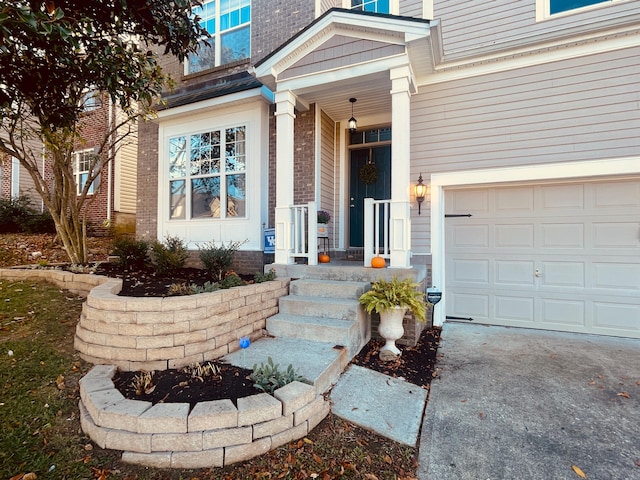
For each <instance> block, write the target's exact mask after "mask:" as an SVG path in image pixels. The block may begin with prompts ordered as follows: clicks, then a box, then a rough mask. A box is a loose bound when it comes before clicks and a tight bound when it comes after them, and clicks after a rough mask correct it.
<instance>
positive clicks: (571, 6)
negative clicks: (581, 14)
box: [550, 0, 609, 15]
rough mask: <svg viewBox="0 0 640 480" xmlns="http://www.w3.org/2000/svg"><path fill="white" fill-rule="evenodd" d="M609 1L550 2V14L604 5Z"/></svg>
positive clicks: (564, 0) (577, 0)
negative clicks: (599, 4) (598, 4)
mask: <svg viewBox="0 0 640 480" xmlns="http://www.w3.org/2000/svg"><path fill="white" fill-rule="evenodd" d="M607 1H609V0H551V5H550V10H551V14H552V15H553V14H554V13H559V12H566V11H567V10H575V9H576V8H582V7H586V6H588V5H595V4H596V3H604V2H607Z"/></svg>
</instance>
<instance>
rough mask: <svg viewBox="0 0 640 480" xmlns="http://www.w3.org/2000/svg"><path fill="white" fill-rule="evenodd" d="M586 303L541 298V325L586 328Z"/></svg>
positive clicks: (564, 299)
mask: <svg viewBox="0 0 640 480" xmlns="http://www.w3.org/2000/svg"><path fill="white" fill-rule="evenodd" d="M585 312H586V307H585V302H584V301H581V300H568V299H566V298H541V299H540V317H541V318H540V323H542V325H544V326H546V327H555V328H558V327H562V326H567V325H571V326H584V325H585Z"/></svg>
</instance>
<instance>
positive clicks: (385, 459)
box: [384, 455, 393, 465]
mask: <svg viewBox="0 0 640 480" xmlns="http://www.w3.org/2000/svg"><path fill="white" fill-rule="evenodd" d="M384 461H385V462H387V463H388V464H389V465H391V464H392V463H393V461H392V460H391V457H390V456H389V455H385V456H384Z"/></svg>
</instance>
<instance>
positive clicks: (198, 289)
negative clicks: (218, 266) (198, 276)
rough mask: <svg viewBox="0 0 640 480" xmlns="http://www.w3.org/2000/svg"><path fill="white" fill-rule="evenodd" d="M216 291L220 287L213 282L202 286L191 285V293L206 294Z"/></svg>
mask: <svg viewBox="0 0 640 480" xmlns="http://www.w3.org/2000/svg"><path fill="white" fill-rule="evenodd" d="M216 290H220V285H218V284H217V283H215V282H205V284H204V285H202V286H200V285H191V293H193V294H197V293H208V292H215V291H216Z"/></svg>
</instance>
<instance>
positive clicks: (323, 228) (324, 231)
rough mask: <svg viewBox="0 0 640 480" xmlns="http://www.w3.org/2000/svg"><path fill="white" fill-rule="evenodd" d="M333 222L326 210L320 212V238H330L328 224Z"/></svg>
mask: <svg viewBox="0 0 640 480" xmlns="http://www.w3.org/2000/svg"><path fill="white" fill-rule="evenodd" d="M329 220H331V214H330V213H329V212H327V211H326V210H318V237H319V238H328V237H329V227H328V225H327V224H328V223H329Z"/></svg>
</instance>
